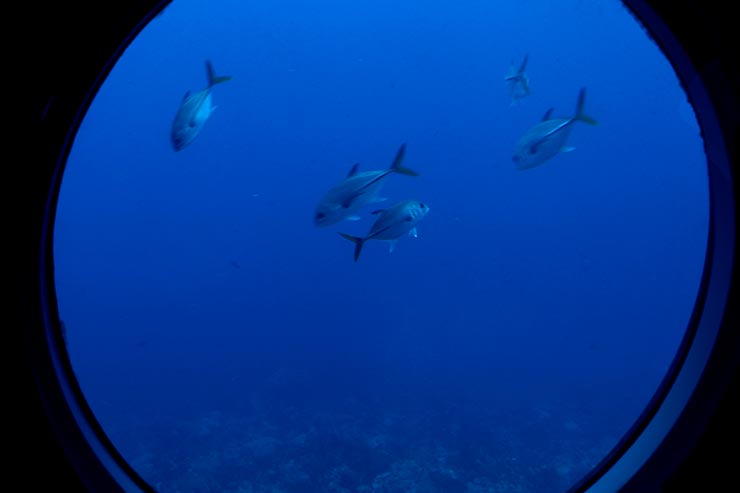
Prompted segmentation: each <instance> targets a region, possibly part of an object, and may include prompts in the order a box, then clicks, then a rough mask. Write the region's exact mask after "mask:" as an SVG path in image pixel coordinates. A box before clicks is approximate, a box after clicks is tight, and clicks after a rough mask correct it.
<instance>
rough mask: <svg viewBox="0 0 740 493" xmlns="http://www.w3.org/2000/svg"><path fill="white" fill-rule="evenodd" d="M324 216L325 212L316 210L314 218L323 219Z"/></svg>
mask: <svg viewBox="0 0 740 493" xmlns="http://www.w3.org/2000/svg"><path fill="white" fill-rule="evenodd" d="M325 217H326V214H324V213H323V212H317V213H316V219H324V218H325Z"/></svg>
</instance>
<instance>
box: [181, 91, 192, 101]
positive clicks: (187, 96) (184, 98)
mask: <svg viewBox="0 0 740 493" xmlns="http://www.w3.org/2000/svg"><path fill="white" fill-rule="evenodd" d="M189 97H190V91H185V95H184V96H183V97H182V100H183V101H185V100H186V99H188V98H189Z"/></svg>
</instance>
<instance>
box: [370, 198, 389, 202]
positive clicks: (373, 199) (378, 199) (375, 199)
mask: <svg viewBox="0 0 740 493" xmlns="http://www.w3.org/2000/svg"><path fill="white" fill-rule="evenodd" d="M386 200H388V197H373V198H372V200H370V202H385V201H386Z"/></svg>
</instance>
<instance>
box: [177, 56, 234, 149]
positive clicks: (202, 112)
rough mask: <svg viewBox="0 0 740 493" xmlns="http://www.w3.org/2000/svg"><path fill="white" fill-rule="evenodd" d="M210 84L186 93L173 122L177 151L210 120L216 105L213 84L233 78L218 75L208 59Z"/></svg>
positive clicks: (191, 140) (194, 136)
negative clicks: (214, 103) (212, 95)
mask: <svg viewBox="0 0 740 493" xmlns="http://www.w3.org/2000/svg"><path fill="white" fill-rule="evenodd" d="M206 71H207V74H208V85H207V86H206V87H205V88H203V89H201V90H200V91H198V92H195V93H191V92H190V91H188V92H187V93H185V97H184V98H183V99H182V102H181V103H180V107H179V108H178V109H177V113H176V114H175V119H174V120H173V122H172V131H171V140H172V146H173V147H174V149H175V151H181V150H182V149H184V148H185V147H187V146H188V145H190V143H192V142H193V140H194V139H195V138H196V137H197V136H198V134H200V131H201V130H202V129H203V125H205V123H206V122H207V121H208V119H209V118H210V117H211V114H212V113H213V110H215V109H216V107H215V106H214V105H213V99H212V97H211V92H212V90H213V86H215V85H216V84H220V83H221V82H226V81H228V80H231V77H230V76H228V75H222V76H218V75H216V73H215V72H214V70H213V66H212V65H211V62H210V61H208V60H206Z"/></svg>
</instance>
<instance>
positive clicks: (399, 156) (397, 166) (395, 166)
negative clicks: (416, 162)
mask: <svg viewBox="0 0 740 493" xmlns="http://www.w3.org/2000/svg"><path fill="white" fill-rule="evenodd" d="M404 154H406V143H405V142H404V143H403V144H401V147H399V148H398V152H396V157H395V158H393V163H391V167H390V170H391V171H394V172H396V173H401V174H402V175H407V176H419V173H417V172H416V171H414V170H412V169H410V168H404V167H403V166H401V163H402V162H403V156H404Z"/></svg>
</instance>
